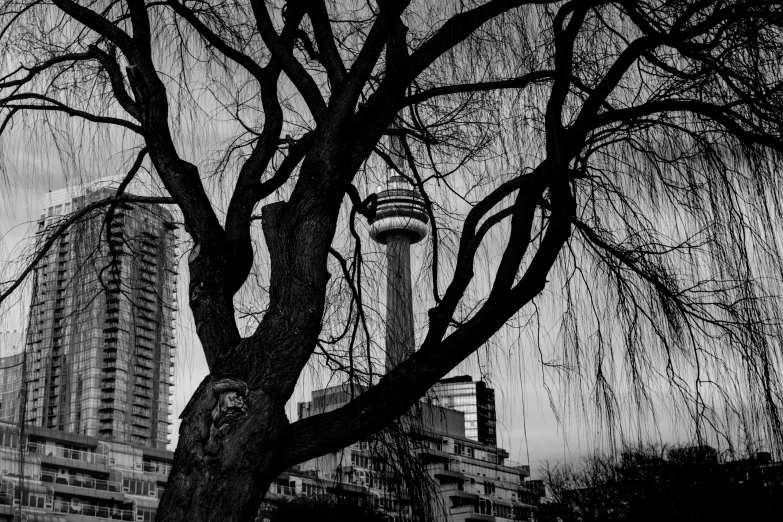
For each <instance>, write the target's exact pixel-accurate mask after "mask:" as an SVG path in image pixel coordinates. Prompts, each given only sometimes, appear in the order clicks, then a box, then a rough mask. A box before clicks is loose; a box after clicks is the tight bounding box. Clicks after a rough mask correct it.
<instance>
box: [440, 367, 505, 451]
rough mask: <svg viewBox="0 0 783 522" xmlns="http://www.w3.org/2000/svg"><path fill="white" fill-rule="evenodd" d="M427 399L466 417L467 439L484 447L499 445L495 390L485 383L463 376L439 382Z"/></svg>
mask: <svg viewBox="0 0 783 522" xmlns="http://www.w3.org/2000/svg"><path fill="white" fill-rule="evenodd" d="M426 399H427V400H431V401H432V402H433V403H435V404H437V405H439V406H443V407H444V408H451V409H455V410H457V411H461V412H462V413H464V414H465V436H466V437H467V438H468V439H470V440H475V441H478V442H481V443H483V444H490V445H492V446H495V445H497V434H496V425H497V421H496V417H495V390H493V389H492V388H490V387H488V386H487V384H486V383H485V382H484V381H476V382H474V381H473V379H472V378H471V377H470V376H469V375H460V376H458V377H451V378H448V379H442V380H440V381H438V383H437V384H435V386H433V387H432V388H430V391H429V392H428V393H427V397H426Z"/></svg>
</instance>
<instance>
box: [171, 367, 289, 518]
mask: <svg viewBox="0 0 783 522" xmlns="http://www.w3.org/2000/svg"><path fill="white" fill-rule="evenodd" d="M284 406H285V405H284V403H282V401H280V400H279V399H278V398H275V397H272V396H270V395H267V394H266V393H264V392H263V391H262V390H259V389H251V388H248V386H247V384H246V383H245V382H244V381H242V380H239V379H235V378H230V377H224V376H219V375H215V374H210V375H209V376H207V377H206V378H205V379H204V381H202V383H201V384H200V385H199V387H198V389H197V390H196V392H195V393H194V394H193V397H192V398H191V400H190V402H189V403H188V405H187V407H186V408H185V410H184V411H183V412H182V415H181V417H180V418H181V419H182V425H181V427H180V438H179V443H178V445H177V450H176V454H175V459H174V467H173V469H172V472H171V475H170V480H169V482H168V485H167V487H166V494H165V495H164V497H163V499H162V501H161V505H160V509H159V513H160V515H159V516H158V520H159V521H161V522H182V521H199V522H202V521H203V522H218V521H233V520H237V521H239V520H253V519H254V517H255V515H256V513H257V512H258V509H259V506H260V504H261V501H262V500H263V497H264V493H265V491H266V490H267V488H268V487H269V485H270V484H271V483H272V481H273V480H274V479H275V477H277V476H278V475H279V474H280V473H281V472H282V471H283V470H284V469H285V467H286V465H287V464H286V463H284V462H281V461H280V460H279V458H278V450H279V448H280V447H281V445H282V444H283V443H284V442H285V441H286V440H287V435H288V433H289V423H288V418H287V417H286V415H285V411H284Z"/></svg>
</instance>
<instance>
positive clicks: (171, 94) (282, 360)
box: [0, 0, 783, 521]
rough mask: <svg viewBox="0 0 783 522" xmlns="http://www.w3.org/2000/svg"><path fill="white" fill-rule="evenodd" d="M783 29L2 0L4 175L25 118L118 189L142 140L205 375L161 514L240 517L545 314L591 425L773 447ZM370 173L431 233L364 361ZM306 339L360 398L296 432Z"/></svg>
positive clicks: (342, 5)
mask: <svg viewBox="0 0 783 522" xmlns="http://www.w3.org/2000/svg"><path fill="white" fill-rule="evenodd" d="M782 22H783V12H782V10H781V3H780V2H773V1H762V0H698V1H679V0H658V1H651V2H638V1H633V0H624V1H615V2H604V1H591V0H571V1H560V2H546V1H540V2H530V1H519V0H486V1H476V0H466V1H459V2H457V1H424V0H421V1H398V2H391V1H388V0H377V1H375V2H364V1H346V2H327V1H323V0H292V1H288V2H278V1H266V2H264V1H261V0H225V1H205V0H182V1H180V0H161V1H151V0H150V1H145V0H124V1H113V0H112V1H108V0H94V1H83V2H81V3H79V2H75V1H73V0H51V1H50V2H44V1H42V0H0V46H2V53H3V56H4V58H3V60H4V61H3V63H2V64H0V67H2V75H1V77H0V136H2V138H3V140H4V144H5V147H6V150H5V151H4V157H5V158H6V166H8V165H9V164H10V163H12V160H13V157H14V148H17V147H19V146H20V145H19V143H20V141H21V138H19V136H25V135H33V136H35V135H36V134H40V133H41V132H44V131H46V132H52V133H54V134H56V135H58V136H66V137H67V138H68V139H69V140H71V141H70V142H74V143H77V144H78V146H75V147H74V148H73V153H74V154H76V155H78V156H80V157H85V158H90V157H96V158H97V157H104V156H106V155H117V154H126V155H127V158H126V159H127V162H126V163H127V169H126V171H125V178H126V180H128V179H130V178H132V177H134V176H135V175H137V173H138V171H139V169H140V165H141V164H142V163H143V162H144V161H145V160H144V158H146V157H147V156H148V157H149V161H150V162H151V165H152V168H153V178H154V179H156V180H159V181H160V182H161V183H162V185H163V186H164V187H165V191H166V193H167V194H166V195H165V198H164V199H161V200H159V201H165V202H170V203H171V204H172V205H173V206H174V207H175V208H176V209H177V211H178V212H179V213H181V216H182V220H183V222H184V228H185V230H186V232H187V235H188V239H189V241H190V242H191V245H190V249H189V255H188V267H189V293H188V296H187V297H188V300H187V301H188V304H189V307H190V310H191V311H192V314H193V319H194V321H195V326H196V330H197V333H198V336H199V339H200V340H201V344H202V347H203V350H204V353H205V356H206V359H207V362H208V364H209V369H210V372H211V373H210V375H209V376H208V377H207V378H206V379H205V380H204V382H203V383H202V384H201V386H200V387H199V389H198V390H197V391H196V393H195V394H194V397H193V398H192V400H191V401H190V403H189V405H188V407H187V408H186V410H185V411H184V412H183V415H182V419H183V421H182V427H181V430H180V439H179V445H178V448H177V451H176V457H175V464H174V469H173V472H172V475H171V477H170V479H169V487H168V488H167V489H166V493H165V496H164V498H163V500H162V503H161V506H160V510H159V514H158V520H165V521H169V520H225V519H231V520H250V519H251V518H252V516H254V515H255V513H256V511H257V509H258V506H259V503H260V501H261V498H262V494H263V491H265V488H266V487H267V486H268V484H269V483H270V481H271V480H272V479H273V478H274V477H275V475H276V474H278V473H279V472H281V471H282V470H283V469H285V468H286V467H287V466H289V465H292V464H295V463H298V462H301V461H303V460H305V459H308V458H311V457H314V456H317V455H320V454H323V453H325V452H328V451H334V450H336V449H338V448H340V447H343V446H345V445H348V444H350V443H352V442H354V441H356V440H358V439H360V438H362V437H366V436H367V435H369V434H370V433H373V432H374V431H377V430H378V429H380V428H382V427H383V426H385V425H387V424H388V423H389V422H391V421H392V420H393V419H394V418H396V417H397V416H399V415H401V414H402V413H403V412H404V411H406V409H407V408H409V407H410V405H411V404H413V403H414V402H415V401H417V400H418V398H419V397H421V396H422V395H423V394H424V393H425V392H426V390H427V389H428V388H429V387H430V386H431V385H432V384H433V383H434V382H435V381H437V379H439V378H440V377H442V376H443V375H445V374H446V373H447V372H448V371H450V370H451V369H452V368H454V367H455V366H456V365H457V364H459V363H460V362H461V361H463V360H464V359H466V358H467V357H469V356H470V355H471V354H473V353H475V352H476V351H477V350H478V349H479V348H480V347H482V346H484V345H485V343H487V342H488V341H490V340H491V339H492V338H493V336H494V335H496V334H497V332H498V331H501V330H502V329H503V328H504V327H505V326H506V325H509V324H511V325H512V326H513V327H516V328H519V329H521V330H524V331H526V332H532V333H526V334H525V335H528V336H529V339H530V340H531V342H530V343H529V344H528V343H524V344H523V346H522V347H521V348H522V349H525V350H531V351H535V350H537V349H539V348H540V347H537V346H536V343H535V339H536V329H537V327H538V326H539V325H540V324H542V322H546V321H553V322H554V323H555V324H556V325H557V326H558V327H559V328H560V332H561V334H560V337H559V339H558V340H559V343H558V347H557V350H556V351H555V353H553V354H551V357H547V358H546V359H544V360H542V362H544V363H545V364H548V365H550V366H556V367H557V368H559V369H560V371H561V372H562V375H563V382H564V383H565V384H568V385H573V387H574V389H575V390H577V393H576V394H575V395H574V398H575V400H576V401H579V402H578V404H582V405H589V406H590V407H591V408H594V409H596V408H597V410H598V413H599V414H600V416H601V418H603V419H605V420H606V422H607V423H608V426H610V427H612V426H617V425H618V424H617V421H618V418H620V417H621V416H622V415H623V412H629V411H633V412H635V411H638V409H639V408H640V407H641V408H642V409H644V408H652V409H654V407H653V403H654V402H655V398H656V397H658V396H659V395H660V394H663V395H664V396H665V397H666V401H667V404H670V405H671V408H673V409H675V410H677V411H679V412H680V413H681V414H683V415H684V416H686V417H687V418H690V419H694V420H695V422H696V426H697V430H698V431H699V432H702V431H712V432H714V433H717V434H719V436H721V437H725V439H726V440H732V439H733V438H734V437H736V436H737V433H734V431H736V430H740V429H742V428H744V429H746V430H750V431H753V432H756V433H760V434H762V435H763V437H765V438H767V439H769V440H770V441H775V442H779V441H780V438H781V429H780V412H779V405H780V403H781V387H780V380H779V369H780V356H781V339H783V336H781V334H782V333H783V332H781V326H780V325H781V309H780V306H779V304H778V302H779V299H778V298H779V294H780V289H781V284H780V283H781V274H782V273H783V272H781V267H782V265H781V256H780V250H781V249H780V238H779V229H778V226H777V222H778V220H779V217H780V215H781V212H780V210H781V209H780V205H779V201H780V197H779V195H780V194H779V186H780V180H781V177H780V175H779V171H780V163H781V158H783V156H781V153H782V152H783V146H782V144H781V139H780V138H781V131H782V129H783V127H781V124H782V123H783V119H781V114H783V112H782V111H781V108H782V107H781V104H782V103H781V102H783V98H782V97H781V86H782V85H783V84H781V80H783V78H781V69H780V66H779V64H780V63H781V57H782V55H783V38H782V37H781V23H782ZM215 121H219V122H220V126H219V131H220V140H211V139H210V140H206V142H205V140H204V139H203V136H204V134H203V127H204V126H205V125H206V126H208V125H211V124H213V123H214V122H215ZM389 138H394V139H395V140H396V141H397V142H398V143H401V148H402V152H403V153H404V157H405V158H406V160H407V165H405V168H402V169H401V168H399V166H398V165H396V164H395V163H394V162H393V161H392V158H391V155H390V154H391V152H392V151H391V148H390V145H389ZM70 142H69V143H70ZM204 146H206V147H207V148H208V149H209V150H210V153H211V154H210V155H209V156H206V159H204V158H202V157H199V159H196V157H197V156H198V155H197V154H195V153H194V152H193V151H194V150H199V149H200V148H202V147H204ZM207 160H209V161H207ZM389 172H395V173H396V174H399V175H402V176H404V177H406V178H407V179H408V181H409V182H410V183H411V184H412V185H413V186H415V187H417V188H418V189H419V190H420V192H421V194H422V196H423V198H424V201H425V204H426V207H427V212H428V214H429V218H430V225H431V233H430V239H429V242H428V244H427V245H426V247H425V249H424V251H425V253H424V255H423V256H422V259H423V263H422V264H423V266H424V267H425V269H426V272H425V274H426V277H422V278H421V285H420V286H421V288H424V289H425V290H426V292H425V294H424V295H423V296H422V298H421V302H420V303H419V305H420V308H421V310H422V314H421V316H422V320H420V321H419V323H420V328H419V335H418V339H417V351H416V352H415V353H414V354H413V355H412V356H411V357H409V358H408V359H407V360H405V361H404V362H402V363H401V364H400V365H399V366H397V367H396V368H394V369H393V370H392V371H390V372H388V373H386V374H385V375H384V376H383V377H382V378H380V379H378V378H377V375H378V373H379V369H380V367H379V366H378V365H377V364H376V366H375V367H373V361H374V357H375V358H377V352H378V350H382V349H383V346H382V341H381V337H380V336H378V335H377V330H378V329H379V328H382V319H383V313H382V311H381V310H379V309H378V306H377V303H375V302H373V301H372V300H371V299H369V298H368V293H369V295H372V291H371V289H370V287H371V285H372V281H371V280H372V277H370V276H369V275H368V274H370V275H371V274H373V271H374V270H376V271H377V270H378V268H377V266H378V265H379V263H378V262H377V261H379V259H380V258H379V257H378V256H377V255H375V253H376V252H377V251H378V248H376V247H374V246H373V244H372V243H371V242H370V240H369V238H368V237H367V234H366V232H365V228H366V225H367V220H368V219H370V220H371V219H372V218H373V213H374V200H373V197H372V196H371V194H372V193H373V192H374V191H375V187H376V186H377V185H378V184H383V183H385V181H386V179H387V177H388V175H389ZM121 197H122V195H121V194H118V196H116V197H115V198H113V199H111V200H107V201H106V202H104V204H105V205H110V204H111V203H112V202H115V201H117V200H118V199H120V198H121ZM169 198H170V199H169ZM58 230H59V229H58ZM58 230H54V231H52V232H51V233H52V234H56V233H58ZM60 232H61V230H60ZM373 256H375V257H373ZM29 267H30V265H28V268H29ZM20 274H21V275H19V276H18V277H16V278H12V279H11V280H10V282H7V283H5V282H4V283H3V285H2V287H0V292H2V294H0V295H2V299H6V298H7V297H8V296H9V295H11V292H13V291H15V290H16V289H17V288H18V287H19V286H20V285H21V284H22V279H23V277H24V276H25V275H26V274H27V271H25V270H22V271H21V272H20ZM368 279H370V281H368ZM425 310H426V318H425V314H424V311H425ZM542 316H545V317H543V318H542ZM379 325H380V326H379ZM373 354H375V355H373ZM314 357H318V358H321V359H322V360H325V361H326V363H327V364H329V365H332V367H334V368H338V369H340V370H341V371H344V372H345V373H346V374H348V375H349V378H350V379H351V382H354V381H356V382H360V383H363V384H365V385H367V386H368V387H369V390H368V391H367V392H366V393H363V394H361V395H357V397H356V398H355V399H354V400H353V401H351V402H350V403H349V404H348V405H346V406H345V407H342V408H340V409H338V410H335V411H332V412H329V413H326V414H323V415H317V416H314V417H311V418H307V419H304V420H301V421H298V422H293V423H291V422H289V421H288V419H287V418H286V417H285V414H284V411H283V408H284V406H285V403H286V401H287V400H288V399H289V398H290V397H291V395H292V393H293V391H294V388H295V386H296V383H297V380H298V378H299V376H300V375H301V372H302V371H303V369H304V368H305V367H306V365H307V364H308V362H309V361H311V360H312V359H313V358H314ZM373 375H375V376H376V377H375V378H374V377H373ZM225 393H232V394H234V395H235V396H236V397H239V399H238V400H239V402H240V403H241V407H237V408H236V409H232V410H231V411H230V412H228V413H227V415H230V419H228V421H226V422H223V423H221V428H220V429H216V428H215V426H214V425H213V424H212V423H213V419H212V411H213V406H214V404H215V401H216V397H217V398H218V400H219V398H220V397H221V396H222V395H223V394H225ZM740 427H742V428H740ZM735 428H736V429H735Z"/></svg>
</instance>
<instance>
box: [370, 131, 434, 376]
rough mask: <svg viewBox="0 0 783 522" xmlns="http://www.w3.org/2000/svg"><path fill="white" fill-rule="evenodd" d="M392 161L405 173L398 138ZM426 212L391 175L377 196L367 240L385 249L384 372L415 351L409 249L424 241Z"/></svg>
mask: <svg viewBox="0 0 783 522" xmlns="http://www.w3.org/2000/svg"><path fill="white" fill-rule="evenodd" d="M390 145H391V149H392V154H391V157H392V161H394V164H395V166H396V167H397V168H398V169H399V171H400V172H405V162H404V161H403V156H402V153H401V148H402V147H401V144H400V142H399V138H396V137H392V138H391V144H390ZM428 221H429V218H428V217H427V211H426V208H425V206H424V200H423V199H422V197H421V195H420V194H419V191H418V190H416V188H415V187H413V186H412V185H411V184H410V183H408V180H406V179H405V178H404V177H403V176H400V175H399V174H398V173H396V172H394V171H392V172H391V173H390V177H389V181H388V182H387V185H386V189H385V190H382V191H380V192H379V193H378V206H377V210H376V213H375V219H374V220H373V221H372V223H371V228H370V237H372V239H373V240H374V241H376V242H378V243H380V244H382V245H386V371H387V372H388V371H390V370H391V369H392V368H394V367H395V366H397V365H398V364H400V363H401V362H402V361H404V360H405V359H406V358H407V357H408V356H409V355H410V354H411V353H413V352H414V351H415V348H416V347H415V344H416V338H415V336H414V329H413V293H412V289H411V245H412V244H414V243H418V242H419V241H421V240H422V239H424V238H425V237H427V231H428V227H427V223H428Z"/></svg>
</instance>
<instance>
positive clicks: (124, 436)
mask: <svg viewBox="0 0 783 522" xmlns="http://www.w3.org/2000/svg"><path fill="white" fill-rule="evenodd" d="M113 194H114V191H112V190H109V189H105V188H104V189H97V190H92V191H90V190H88V189H82V190H81V192H80V191H79V189H76V190H74V189H63V190H61V191H57V192H51V193H49V195H48V197H47V200H46V202H45V205H44V207H45V208H44V214H43V215H42V216H41V219H40V221H39V223H38V231H39V232H38V233H39V235H40V238H41V241H43V239H44V238H45V237H46V234H47V232H49V231H50V230H51V228H50V227H52V226H55V225H56V224H57V223H58V222H59V221H60V220H61V219H62V218H63V216H64V215H66V214H68V213H70V212H72V211H75V210H77V209H79V208H84V207H85V206H86V205H88V204H89V203H91V202H93V201H97V200H100V199H103V198H106V197H108V196H111V195H113ZM175 229H176V226H175V225H174V223H173V219H172V216H171V214H170V213H169V212H168V211H167V210H165V209H164V208H163V207H161V206H158V205H149V204H128V203H122V204H120V205H119V206H118V207H117V208H116V210H115V212H114V215H113V218H112V220H111V224H110V226H109V227H108V229H107V224H106V208H102V209H100V210H96V211H95V212H94V213H92V214H90V215H88V216H85V218H84V219H81V220H80V221H78V222H76V223H75V224H73V225H72V226H71V227H70V228H69V229H68V230H67V231H66V233H64V234H63V235H62V236H61V237H60V238H59V239H57V241H56V242H55V244H54V245H52V247H51V248H50V249H49V252H48V253H47V255H46V256H45V257H44V258H43V259H42V260H41V261H40V263H39V264H38V266H37V267H36V269H35V273H34V280H33V295H32V304H31V307H30V315H29V324H28V329H27V340H26V344H27V348H26V353H27V360H26V361H25V367H26V371H25V380H26V389H25V390H24V391H25V394H26V412H25V413H26V419H25V421H26V423H27V424H29V425H33V426H42V427H45V428H50V429H55V430H60V431H67V432H70V433H74V434H82V435H87V436H90V437H97V438H100V439H103V440H111V441H116V442H120V443H125V444H133V445H140V446H148V447H152V448H165V447H166V444H167V441H168V435H169V424H170V421H169V406H170V396H171V394H172V390H171V388H172V386H173V377H172V373H173V358H174V348H175V346H174V325H173V321H174V320H175V314H176V307H177V300H176V280H177V273H176V265H175V240H176V234H175Z"/></svg>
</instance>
